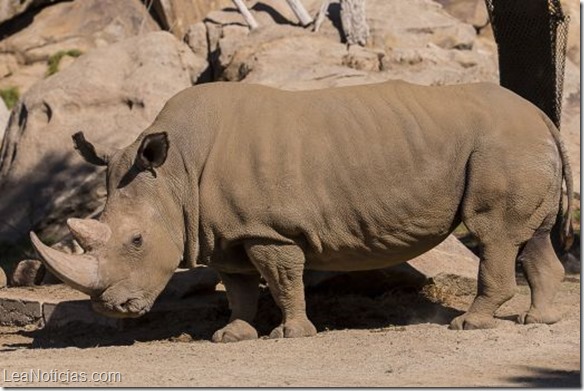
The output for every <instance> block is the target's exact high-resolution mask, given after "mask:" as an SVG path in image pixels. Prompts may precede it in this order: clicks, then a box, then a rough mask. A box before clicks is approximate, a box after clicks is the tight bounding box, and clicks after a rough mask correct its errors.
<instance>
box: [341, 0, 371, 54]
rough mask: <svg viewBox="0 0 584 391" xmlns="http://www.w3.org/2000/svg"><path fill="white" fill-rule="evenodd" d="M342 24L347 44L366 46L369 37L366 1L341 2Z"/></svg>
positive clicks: (344, 0) (351, 0) (343, 0)
mask: <svg viewBox="0 0 584 391" xmlns="http://www.w3.org/2000/svg"><path fill="white" fill-rule="evenodd" d="M341 22H342V24H343V32H344V33H345V38H346V40H347V44H349V45H354V44H358V45H361V46H365V44H366V43H367V38H368V37H369V26H367V19H366V15H365V0H341Z"/></svg>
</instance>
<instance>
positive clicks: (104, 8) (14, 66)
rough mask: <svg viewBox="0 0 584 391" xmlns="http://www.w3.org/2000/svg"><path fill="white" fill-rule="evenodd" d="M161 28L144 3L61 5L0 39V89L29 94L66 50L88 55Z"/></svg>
mask: <svg viewBox="0 0 584 391" xmlns="http://www.w3.org/2000/svg"><path fill="white" fill-rule="evenodd" d="M3 1H4V0H3ZM0 3H1V2H0ZM31 3H36V2H31V1H26V2H25V3H24V4H23V6H24V5H26V4H28V5H31ZM159 29H160V28H159V27H158V25H157V24H156V22H154V20H153V19H152V17H151V16H150V15H149V14H148V12H147V10H146V8H145V7H144V6H143V5H142V4H141V3H140V0H124V1H115V0H83V1H67V2H59V3H57V4H54V5H51V6H49V7H46V8H43V9H42V10H41V11H40V12H39V13H38V14H36V15H35V16H34V23H31V24H30V25H28V26H26V27H25V28H23V29H21V30H19V31H17V32H16V33H14V34H12V35H10V36H8V37H7V38H5V39H3V40H2V41H0V88H7V87H18V88H19V89H20V92H21V93H23V92H25V91H26V90H28V89H29V88H30V86H32V85H33V84H34V83H36V82H37V81H39V80H41V79H43V78H44V77H45V75H46V74H47V70H48V64H47V61H48V60H49V58H50V57H51V56H55V55H57V54H58V53H59V52H61V51H63V52H67V51H71V50H73V51H80V52H82V53H85V52H88V51H90V50H91V49H94V48H98V47H103V46H107V45H109V44H111V43H114V42H118V41H121V40H123V39H126V38H129V37H133V36H135V35H140V34H145V33H148V32H151V31H157V30H159ZM61 68H63V66H61Z"/></svg>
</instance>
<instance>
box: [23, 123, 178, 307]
mask: <svg viewBox="0 0 584 391" xmlns="http://www.w3.org/2000/svg"><path fill="white" fill-rule="evenodd" d="M73 139H74V141H75V146H76V149H77V150H78V152H80V154H81V155H82V156H83V157H84V158H85V160H87V161H88V162H90V163H93V164H97V165H107V188H108V196H107V201H106V205H105V209H104V211H103V213H102V214H101V216H100V219H99V220H93V219H69V220H68V221H67V225H68V226H69V230H70V231H71V234H72V235H73V237H74V238H75V239H76V240H77V241H78V243H79V244H80V245H81V247H82V248H83V249H84V250H85V252H84V254H81V255H71V254H65V253H62V252H60V251H57V250H55V249H53V248H51V247H48V246H46V245H44V244H43V243H42V242H41V241H40V240H39V239H38V237H37V236H36V235H35V234H34V233H32V232H31V239H32V243H33V245H34V247H35V248H36V250H37V252H38V254H39V255H40V256H41V258H42V259H43V261H44V263H45V265H46V266H47V268H48V269H49V270H50V271H51V272H53V273H54V274H55V275H56V276H57V277H59V278H60V279H61V280H63V281H64V282H65V283H67V284H69V285H70V286H72V287H73V288H75V289H78V290H80V291H82V292H85V293H87V294H89V295H90V296H91V299H92V303H93V307H94V309H95V310H97V311H98V312H100V313H103V314H105V315H109V316H117V317H136V316H140V315H142V314H144V313H146V312H147V311H148V310H149V309H150V308H151V306H152V304H153V302H154V300H155V299H156V297H157V296H158V295H159V294H160V292H161V291H162V289H163V288H164V287H165V285H166V283H167V282H168V280H169V279H170V277H171V276H172V274H173V272H174V271H175V269H176V268H177V266H178V263H179V261H180V257H181V255H182V252H183V248H184V244H183V243H184V240H183V238H184V232H183V228H182V226H181V223H182V219H181V215H182V211H181V207H180V203H179V202H178V200H177V194H176V193H177V191H176V189H174V188H173V186H176V182H177V180H176V179H177V178H176V177H175V176H174V174H173V175H170V178H169V175H168V173H167V172H168V170H164V167H163V165H164V164H165V162H166V161H167V157H168V156H167V155H168V152H169V142H168V138H167V135H166V133H153V134H148V135H145V136H143V137H140V138H139V139H138V140H136V142H135V143H134V144H132V145H130V146H128V147H127V148H125V149H122V150H115V151H103V150H99V148H95V147H94V146H93V145H92V144H90V143H89V142H87V141H86V140H85V138H84V137H83V134H82V133H77V134H76V135H74V136H73ZM177 219H178V221H177Z"/></svg>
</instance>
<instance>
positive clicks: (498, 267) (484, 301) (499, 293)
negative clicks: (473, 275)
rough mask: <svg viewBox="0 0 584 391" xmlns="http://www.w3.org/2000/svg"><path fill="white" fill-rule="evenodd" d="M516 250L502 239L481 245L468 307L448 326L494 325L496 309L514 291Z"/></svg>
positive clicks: (481, 326)
mask: <svg viewBox="0 0 584 391" xmlns="http://www.w3.org/2000/svg"><path fill="white" fill-rule="evenodd" d="M517 253H518V248H517V246H515V245H513V244H511V243H509V242H505V241H504V240H501V241H500V242H499V243H497V241H494V242H493V243H490V242H489V243H485V244H484V245H483V251H482V254H481V261H480V265H479V278H478V288H477V296H476V297H475V299H474V301H473V303H472V305H471V307H470V309H469V310H468V311H467V312H466V313H465V314H463V315H461V316H458V317H456V318H455V319H454V320H453V321H452V322H451V323H450V328H451V329H454V330H472V329H485V328H494V327H496V321H495V318H494V315H495V311H496V310H497V309H498V308H499V307H500V306H501V305H502V304H503V303H505V302H506V301H507V300H509V299H511V298H512V297H513V296H514V295H515V289H516V286H517V283H516V281H515V259H516V257H517Z"/></svg>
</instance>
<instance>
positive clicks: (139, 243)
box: [132, 234, 142, 247]
mask: <svg viewBox="0 0 584 391" xmlns="http://www.w3.org/2000/svg"><path fill="white" fill-rule="evenodd" d="M132 244H133V245H134V246H136V247H140V246H142V235H141V234H136V235H134V236H132Z"/></svg>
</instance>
